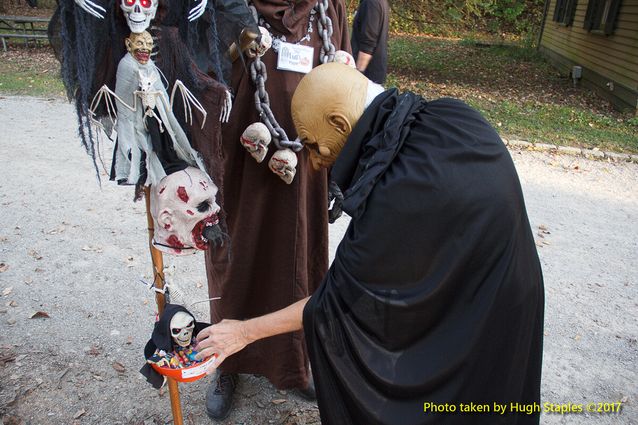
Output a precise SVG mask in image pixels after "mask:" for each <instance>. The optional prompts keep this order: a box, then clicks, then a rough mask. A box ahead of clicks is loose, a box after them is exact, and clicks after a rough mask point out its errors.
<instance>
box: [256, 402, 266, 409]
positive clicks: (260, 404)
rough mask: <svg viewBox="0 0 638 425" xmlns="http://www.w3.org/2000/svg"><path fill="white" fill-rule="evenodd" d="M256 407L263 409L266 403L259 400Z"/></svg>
mask: <svg viewBox="0 0 638 425" xmlns="http://www.w3.org/2000/svg"><path fill="white" fill-rule="evenodd" d="M257 407H259V408H260V409H263V408H264V407H266V405H265V404H264V403H262V402H261V401H258V402H257Z"/></svg>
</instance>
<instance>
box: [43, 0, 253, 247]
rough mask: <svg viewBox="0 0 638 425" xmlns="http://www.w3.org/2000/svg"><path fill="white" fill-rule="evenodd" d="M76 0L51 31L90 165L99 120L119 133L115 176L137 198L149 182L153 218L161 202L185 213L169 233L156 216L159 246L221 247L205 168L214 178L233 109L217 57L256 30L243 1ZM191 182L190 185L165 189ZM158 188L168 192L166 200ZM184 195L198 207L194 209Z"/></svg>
mask: <svg viewBox="0 0 638 425" xmlns="http://www.w3.org/2000/svg"><path fill="white" fill-rule="evenodd" d="M76 3H77V4H74V3H73V0H60V2H59V7H58V10H56V14H55V15H54V18H53V19H52V24H51V26H50V28H49V35H50V38H51V41H52V45H53V46H54V48H56V52H57V54H58V58H59V59H60V61H61V63H62V75H63V80H64V82H65V86H66V87H67V93H68V94H69V97H70V98H71V97H74V98H75V101H76V109H77V112H78V118H79V122H80V136H81V140H82V142H83V144H84V146H85V148H86V149H87V151H88V152H89V154H90V155H91V156H92V157H93V160H94V164H97V163H96V154H97V151H98V149H97V148H98V146H97V142H96V141H95V139H96V132H95V131H94V129H92V128H91V126H90V124H91V123H97V122H98V121H101V124H102V125H103V126H104V127H105V129H106V130H108V129H109V128H110V127H113V128H114V129H115V130H116V133H117V139H116V140H117V141H116V148H115V152H114V157H113V163H112V169H111V179H112V180H116V181H117V182H118V183H120V184H134V185H136V186H137V190H136V198H137V197H139V195H140V193H141V190H140V189H141V187H143V186H147V185H149V184H151V185H153V189H156V190H153V191H152V196H151V204H152V208H151V209H152V211H154V212H157V214H161V213H162V211H163V209H162V208H160V207H158V205H159V204H162V205H167V204H170V203H171V202H172V203H173V207H172V209H171V211H175V210H180V208H176V207H175V206H177V205H179V206H180V207H182V206H183V207H184V208H181V209H183V210H184V214H182V215H180V214H172V216H173V217H172V222H171V224H169V225H168V226H170V227H171V228H167V227H165V226H167V223H165V222H162V221H161V220H158V218H159V216H158V215H156V214H153V218H154V220H155V225H156V228H158V229H159V231H158V232H156V240H155V241H154V242H155V246H156V247H157V248H158V249H160V250H162V251H164V252H167V253H172V254H186V253H191V252H195V251H196V250H201V249H206V248H208V246H209V241H213V242H214V243H221V235H222V234H223V233H222V231H221V229H220V227H219V219H218V217H217V213H218V211H219V206H218V204H217V202H216V198H215V196H216V194H217V187H216V185H215V184H214V183H213V179H211V177H210V176H209V174H208V173H207V170H208V172H209V173H211V175H212V176H213V178H214V177H215V175H214V173H215V171H216V170H217V169H218V167H216V165H217V164H215V163H214V162H213V161H214V159H215V158H218V157H219V153H218V150H217V149H218V146H219V143H220V137H221V134H220V122H221V121H224V120H227V118H228V114H229V112H230V106H231V105H230V95H229V93H228V91H227V89H226V87H225V85H223V84H221V83H220V82H219V81H216V80H220V81H222V82H223V81H224V79H225V78H228V75H225V70H227V69H230V66H228V65H227V64H226V62H227V60H226V59H225V55H224V54H222V53H221V52H225V51H227V50H228V47H229V45H230V44H231V42H232V41H234V40H236V39H238V37H239V34H240V32H241V31H242V30H244V29H245V28H247V27H248V28H250V27H251V26H252V25H253V22H252V17H251V16H250V14H249V12H248V10H247V8H246V5H245V3H243V1H242V0H223V1H220V2H217V4H216V7H217V9H215V8H213V7H212V5H210V4H208V3H207V1H206V0H201V1H195V2H192V3H190V4H189V2H187V1H182V0H162V2H161V3H158V0H119V1H118V2H117V3H116V2H113V1H109V2H107V3H105V4H103V3H99V2H98V1H97V0H96V1H91V0H76ZM193 4H194V5H193ZM77 6H79V7H77ZM156 15H157V18H156ZM200 17H201V19H200V21H199V23H198V21H195V19H197V18H200ZM127 30H128V31H130V32H125V31H127ZM149 31H150V32H149ZM253 32H254V30H253ZM151 33H152V34H151ZM117 40H122V42H118V41H117ZM155 40H156V41H157V43H155V42H154V41H155ZM158 44H159V45H158ZM124 46H125V47H126V51H124V48H123V47H124ZM152 58H154V59H155V60H153V59H152ZM156 61H157V62H156ZM228 62H229V61H228ZM116 64H117V66H115V65H116ZM115 69H117V71H115ZM212 76H214V77H215V78H212ZM110 87H115V90H112V89H111V88H110ZM170 87H172V90H171V96H170V97H169V95H168V91H167V89H168V88H170ZM187 87H188V88H187ZM189 89H190V90H189ZM191 90H193V92H194V94H193V93H192V92H191ZM178 94H179V95H178ZM198 98H199V99H201V102H200V101H199V100H198ZM90 99H92V100H90ZM174 108H175V109H174ZM116 114H117V119H115V116H116ZM207 115H208V116H209V119H206V117H207ZM211 118H212V119H211ZM186 124H188V125H186ZM185 129H186V130H187V131H188V132H187V131H184V130H185ZM197 150H201V151H203V153H204V154H205V156H206V158H207V159H208V160H209V162H207V163H204V161H202V158H201V156H200V154H199V152H197ZM96 167H97V165H96ZM185 177H186V179H187V180H188V181H189V182H190V183H193V182H194V184H191V185H186V184H181V183H180V184H178V185H177V187H178V188H180V187H181V190H180V191H177V190H175V191H167V190H166V188H167V187H172V186H175V183H174V182H172V181H177V182H181V181H183V180H184V178H185ZM187 186H188V189H187V188H186V187H187ZM159 188H164V189H165V190H164V191H162V194H161V196H160V194H159ZM160 197H161V198H162V201H161V202H160ZM167 198H169V200H168V201H167ZM185 199H189V200H191V202H192V200H193V199H202V201H201V202H200V203H199V204H198V205H194V206H193V205H191V204H190V203H189V202H188V201H185ZM204 200H205V202H204ZM180 203H181V204H180ZM164 212H165V211H164ZM164 217H166V214H164ZM180 217H181V218H180ZM195 218H198V219H199V220H194V219H195ZM179 220H182V221H181V222H180V221H179ZM160 226H161V228H160ZM189 226H190V228H187V227H189ZM175 229H178V231H177V230H175Z"/></svg>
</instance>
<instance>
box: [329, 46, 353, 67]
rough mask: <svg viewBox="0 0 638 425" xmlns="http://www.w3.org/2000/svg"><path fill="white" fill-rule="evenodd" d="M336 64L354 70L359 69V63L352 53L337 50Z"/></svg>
mask: <svg viewBox="0 0 638 425" xmlns="http://www.w3.org/2000/svg"><path fill="white" fill-rule="evenodd" d="M334 62H337V63H342V64H344V65H348V66H350V67H352V68H356V67H357V63H356V62H355V60H354V57H353V56H352V55H351V54H350V53H348V52H346V51H345V50H337V51H336V52H335V58H334Z"/></svg>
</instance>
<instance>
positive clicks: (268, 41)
mask: <svg viewBox="0 0 638 425" xmlns="http://www.w3.org/2000/svg"><path fill="white" fill-rule="evenodd" d="M259 32H260V33H261V40H260V41H259V43H258V42H257V40H255V41H253V42H252V43H251V44H250V45H249V46H248V49H247V50H246V54H247V55H248V56H249V57H251V58H254V57H257V56H259V57H262V56H263V55H264V54H266V52H267V51H268V49H270V46H272V36H271V35H270V33H269V32H268V30H267V29H266V28H264V27H259Z"/></svg>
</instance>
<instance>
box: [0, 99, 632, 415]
mask: <svg viewBox="0 0 638 425" xmlns="http://www.w3.org/2000/svg"><path fill="white" fill-rule="evenodd" d="M75 131H76V119H75V115H74V112H73V108H72V107H71V106H70V105H69V104H66V103H64V102H62V101H60V100H57V99H34V98H18V97H7V98H0V325H1V328H0V329H2V332H0V375H1V376H2V378H1V379H0V418H2V419H1V421H0V424H4V425H9V424H12V425H14V424H32V425H41V424H42V425H47V424H52V425H57V424H143V425H150V424H165V423H171V421H172V416H171V411H170V402H169V397H168V394H167V393H164V394H162V393H160V392H158V391H156V390H154V389H152V387H151V386H150V385H149V384H147V383H146V382H145V381H144V378H143V377H142V376H141V375H140V374H139V373H138V369H139V368H140V367H141V366H142V365H143V357H142V349H143V346H144V344H145V343H146V340H147V339H148V338H149V336H150V333H151V330H152V326H153V321H154V316H155V304H154V298H153V294H152V292H151V291H150V290H149V289H148V287H147V286H145V285H144V284H143V283H142V281H147V282H149V281H150V279H151V266H150V257H149V253H148V246H147V234H146V217H145V210H144V205H143V203H133V202H132V191H131V189H129V188H122V187H117V186H116V185H113V184H112V183H110V182H108V181H107V180H106V179H105V178H103V182H102V185H101V187H100V185H98V183H97V182H96V179H95V175H94V171H93V169H92V165H91V163H90V160H89V158H88V157H87V155H86V154H85V153H84V152H83V151H82V149H81V147H80V145H79V141H78V139H77V137H76V133H75ZM512 156H513V158H514V160H515V163H516V165H517V168H518V171H519V174H520V177H521V181H522V183H523V188H524V192H525V196H526V202H527V206H528V211H529V215H530V220H531V224H532V227H533V229H534V231H535V233H537V245H538V250H539V253H540V256H541V260H542V264H543V271H544V276H545V282H546V297H547V298H546V317H545V351H544V372H543V384H542V401H543V402H548V403H554V404H567V403H572V404H583V405H587V404H588V403H598V402H620V401H622V403H623V404H622V409H621V411H620V413H617V414H609V413H607V414H598V413H588V412H584V413H579V414H576V413H574V414H567V415H560V414H552V413H544V414H543V415H542V423H543V424H581V423H582V424H636V423H638V408H637V407H636V403H637V402H638V370H637V367H636V364H638V341H637V338H638V314H637V313H638V297H637V295H638V288H637V283H638V267H637V266H636V258H638V255H637V254H638V226H636V222H638V189H637V184H638V165H636V164H629V163H610V162H604V161H590V160H585V159H583V158H578V157H571V156H554V155H551V154H547V153H538V152H536V153H534V152H518V151H513V152H512ZM106 157H108V153H107V154H106ZM103 177H104V176H103ZM346 225H347V220H346V219H341V220H339V221H338V222H337V224H335V225H333V226H332V227H331V233H330V238H331V246H332V250H333V252H334V248H335V247H336V244H337V243H338V241H339V239H340V236H341V234H343V232H344V230H345V227H346ZM165 263H166V265H167V266H168V269H167V275H168V278H169V281H170V282H172V283H173V285H175V286H176V287H178V289H179V290H180V291H179V292H181V293H182V294H183V299H184V301H185V302H186V303H188V304H191V303H193V302H196V301H198V300H201V299H205V298H207V293H206V282H205V276H204V267H203V258H202V256H201V255H199V256H192V257H186V258H184V257H180V258H176V257H165ZM219 302H223V300H221V301H219ZM191 310H192V311H194V312H195V313H196V314H197V315H198V318H199V319H200V320H206V318H207V315H208V311H207V305H206V303H200V304H195V305H193V306H192V307H191ZM208 383H209V380H207V379H204V380H200V381H198V382H196V383H192V384H185V385H180V389H181V396H182V408H183V411H184V416H185V418H186V423H187V424H196V425H198V424H206V423H210V422H211V421H210V420H209V419H208V418H207V416H206V415H205V413H204V406H203V401H204V395H205V391H206V387H207V385H208ZM223 423H224V424H257V425H259V424H289V425H292V424H300V425H301V424H318V423H319V415H318V411H317V408H316V405H314V404H312V403H308V402H305V401H303V400H302V399H301V398H299V397H298V396H296V395H295V394H293V393H292V392H281V391H277V390H276V389H274V388H273V387H272V386H271V385H270V384H269V383H268V382H267V381H266V380H264V379H263V378H260V377H255V376H242V377H241V382H240V386H239V388H238V397H237V398H236V403H235V409H234V411H233V413H232V414H231V416H230V417H229V419H228V420H226V421H225V422H223Z"/></svg>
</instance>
